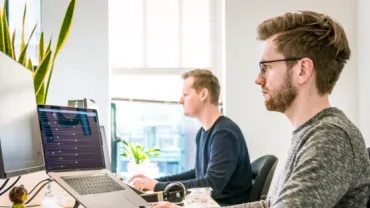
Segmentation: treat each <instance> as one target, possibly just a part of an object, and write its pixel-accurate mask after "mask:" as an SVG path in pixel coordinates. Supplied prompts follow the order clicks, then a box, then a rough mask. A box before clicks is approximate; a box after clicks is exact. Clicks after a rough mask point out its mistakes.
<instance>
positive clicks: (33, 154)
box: [0, 52, 44, 178]
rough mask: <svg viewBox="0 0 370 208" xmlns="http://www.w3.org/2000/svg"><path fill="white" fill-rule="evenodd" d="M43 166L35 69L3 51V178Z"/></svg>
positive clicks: (0, 163)
mask: <svg viewBox="0 0 370 208" xmlns="http://www.w3.org/2000/svg"><path fill="white" fill-rule="evenodd" d="M43 169H44V161H43V156H42V147H41V135H40V127H39V122H38V118H37V105H36V96H35V91H34V86H33V75H32V72H31V71H30V70H29V69H27V68H25V67H24V66H22V65H21V64H19V63H17V62H16V61H14V60H13V59H11V58H9V57H8V56H6V55H4V54H3V53H1V52H0V178H9V177H13V176H19V175H22V174H26V173H31V172H35V171H39V170H43Z"/></svg>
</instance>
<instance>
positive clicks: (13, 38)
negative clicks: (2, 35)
mask: <svg viewBox="0 0 370 208" xmlns="http://www.w3.org/2000/svg"><path fill="white" fill-rule="evenodd" d="M14 45H15V29H14V32H13V35H12V48H13V59H14V60H16V59H17V57H15V47H14Z"/></svg>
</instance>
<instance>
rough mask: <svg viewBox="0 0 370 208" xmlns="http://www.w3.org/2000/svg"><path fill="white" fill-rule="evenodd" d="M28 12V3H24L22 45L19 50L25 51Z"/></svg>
mask: <svg viewBox="0 0 370 208" xmlns="http://www.w3.org/2000/svg"><path fill="white" fill-rule="evenodd" d="M26 14H27V4H26V3H24V10H23V19H22V36H21V46H20V49H19V51H23V50H24V49H25V47H26V43H25V40H24V25H25V24H26ZM18 62H19V61H18Z"/></svg>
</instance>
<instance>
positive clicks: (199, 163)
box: [154, 116, 252, 205]
mask: <svg viewBox="0 0 370 208" xmlns="http://www.w3.org/2000/svg"><path fill="white" fill-rule="evenodd" d="M196 145H197V151H196V164H195V169H192V170H190V171H187V172H184V173H180V174H178V175H173V176H167V177H163V178H159V179H157V180H158V181H159V182H158V183H157V185H156V186H155V189H154V191H162V190H164V188H165V187H166V186H167V185H168V184H169V183H170V182H172V181H179V182H181V183H183V184H184V185H185V187H186V188H197V187H212V189H213V191H212V198H213V199H214V200H215V201H216V202H217V203H219V204H220V205H233V204H239V203H243V202H245V201H246V199H247V197H248V195H249V191H250V189H251V187H252V171H251V164H250V160H249V154H248V149H247V145H246V143H245V139H244V136H243V134H242V132H241V130H240V128H239V127H238V125H236V124H235V123H234V122H233V121H232V120H230V119H229V118H227V117H225V116H221V117H219V118H218V119H217V120H216V122H215V123H214V124H213V126H212V127H211V128H210V129H208V130H207V131H204V129H203V128H201V129H200V130H199V131H198V134H197V137H196Z"/></svg>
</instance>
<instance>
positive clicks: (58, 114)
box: [37, 105, 149, 208]
mask: <svg viewBox="0 0 370 208" xmlns="http://www.w3.org/2000/svg"><path fill="white" fill-rule="evenodd" d="M37 109H38V118H39V122H40V129H41V136H42V146H43V151H44V161H45V169H46V172H47V174H48V175H49V176H50V177H51V178H52V179H54V180H55V181H56V182H57V183H58V184H59V185H60V186H61V187H62V188H63V189H65V190H66V191H67V192H68V193H69V194H70V195H72V196H73V197H74V198H75V199H76V201H77V202H78V203H80V204H81V205H83V206H84V207H86V208H105V207H106V208H111V207H125V208H131V207H132V208H144V207H149V204H148V203H147V202H146V201H145V200H144V199H143V198H142V197H140V196H139V195H138V194H137V193H135V192H134V191H133V190H132V189H131V188H130V187H128V185H127V184H125V183H122V182H121V181H119V179H118V178H117V177H115V176H114V175H113V174H112V173H111V172H110V171H109V170H107V169H106V168H105V159H104V150H103V146H102V143H103V142H102V138H101V134H100V127H99V119H98V113H97V111H96V110H95V109H86V108H73V107H62V106H51V105H38V107H37Z"/></svg>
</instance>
